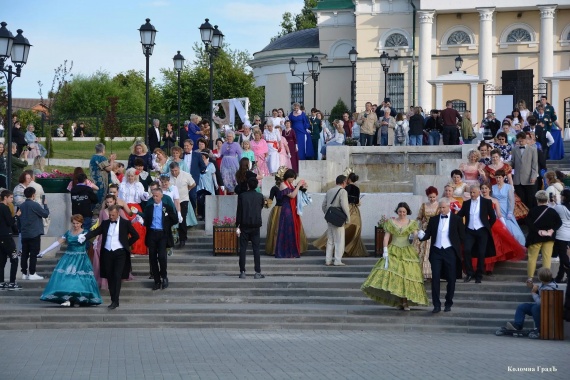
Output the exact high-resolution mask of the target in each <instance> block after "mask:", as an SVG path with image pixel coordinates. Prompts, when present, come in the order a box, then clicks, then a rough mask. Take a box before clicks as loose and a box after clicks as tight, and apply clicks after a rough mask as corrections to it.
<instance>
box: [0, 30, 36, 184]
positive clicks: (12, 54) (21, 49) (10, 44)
mask: <svg viewBox="0 0 570 380" xmlns="http://www.w3.org/2000/svg"><path fill="white" fill-rule="evenodd" d="M6 25H8V24H6V23H5V22H2V23H0V71H2V73H3V74H4V76H5V77H6V84H7V93H8V110H7V112H6V118H7V119H8V124H7V129H8V134H7V138H6V145H5V146H4V147H5V148H4V150H5V151H7V156H8V157H7V159H6V188H7V189H10V190H11V189H12V184H11V183H10V182H11V179H12V82H13V81H14V79H15V78H17V77H19V76H20V74H21V72H22V67H24V65H25V64H26V63H27V62H28V54H30V47H31V46H32V45H30V42H29V41H28V39H27V38H25V37H24V36H23V35H22V33H23V30H22V29H18V30H17V31H16V33H17V34H16V37H14V36H13V35H12V33H11V32H10V31H9V30H8V29H6ZM9 58H10V59H11V60H12V64H13V65H14V66H15V67H16V71H14V70H12V65H8V66H5V64H6V63H7V61H8V59H9Z"/></svg>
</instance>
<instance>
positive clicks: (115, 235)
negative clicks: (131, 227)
mask: <svg viewBox="0 0 570 380" xmlns="http://www.w3.org/2000/svg"><path fill="white" fill-rule="evenodd" d="M105 249H106V250H107V251H115V250H117V249H123V245H122V244H121V243H120V242H119V221H118V220H117V223H110V224H109V231H107V241H106V242H105Z"/></svg>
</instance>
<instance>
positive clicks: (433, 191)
mask: <svg viewBox="0 0 570 380" xmlns="http://www.w3.org/2000/svg"><path fill="white" fill-rule="evenodd" d="M430 194H435V195H439V193H438V192H437V189H436V188H435V186H430V187H428V188H427V189H426V195H427V196H429V195H430Z"/></svg>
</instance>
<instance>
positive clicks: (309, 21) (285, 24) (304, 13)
mask: <svg viewBox="0 0 570 380" xmlns="http://www.w3.org/2000/svg"><path fill="white" fill-rule="evenodd" d="M317 2H318V0H305V4H304V6H303V9H301V13H299V14H296V15H295V16H293V15H292V14H291V12H285V13H283V16H282V17H283V20H282V21H281V24H280V26H281V31H280V32H279V33H278V34H277V36H276V37H273V38H272V39H271V40H272V41H273V40H274V39H275V38H278V37H282V36H284V35H286V34H289V33H291V32H297V31H299V30H304V29H311V28H315V27H316V26H317V18H316V17H315V14H314V13H313V10H312V9H313V8H315V7H316V6H317Z"/></svg>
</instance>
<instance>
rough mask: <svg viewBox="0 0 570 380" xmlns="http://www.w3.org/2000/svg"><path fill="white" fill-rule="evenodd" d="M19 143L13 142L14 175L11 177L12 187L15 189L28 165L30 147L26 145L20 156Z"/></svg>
mask: <svg viewBox="0 0 570 380" xmlns="http://www.w3.org/2000/svg"><path fill="white" fill-rule="evenodd" d="M17 153H18V144H17V143H16V142H13V143H12V176H11V177H10V187H11V188H12V189H14V187H15V186H16V184H18V178H20V175H21V174H22V172H23V171H24V168H25V167H26V166H28V161H27V159H28V149H27V147H24V150H23V151H22V153H21V154H20V157H18V154H17Z"/></svg>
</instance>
